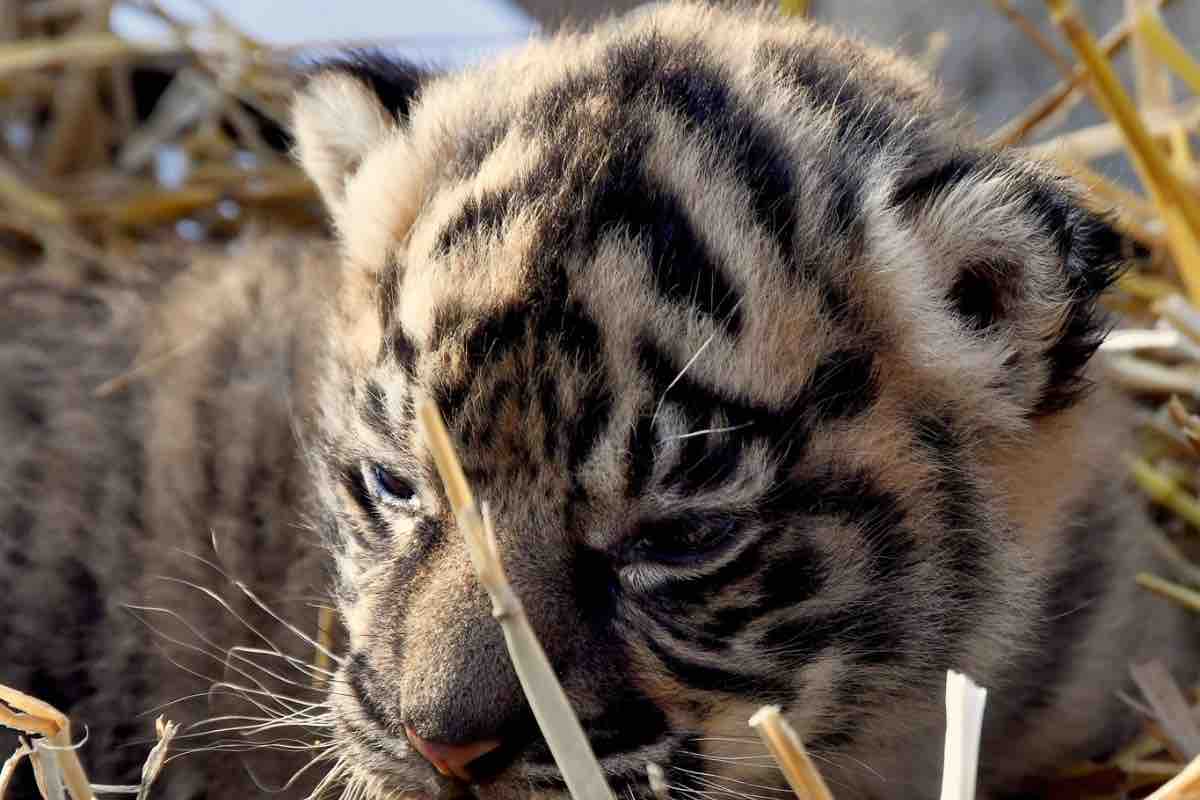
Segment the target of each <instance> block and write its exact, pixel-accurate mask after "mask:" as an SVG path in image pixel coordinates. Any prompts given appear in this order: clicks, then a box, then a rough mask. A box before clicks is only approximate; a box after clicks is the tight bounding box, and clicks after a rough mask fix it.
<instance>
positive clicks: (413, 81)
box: [306, 50, 429, 122]
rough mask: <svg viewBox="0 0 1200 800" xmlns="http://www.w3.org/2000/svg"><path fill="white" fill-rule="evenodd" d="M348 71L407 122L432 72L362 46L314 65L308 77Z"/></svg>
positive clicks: (393, 112) (394, 115)
mask: <svg viewBox="0 0 1200 800" xmlns="http://www.w3.org/2000/svg"><path fill="white" fill-rule="evenodd" d="M326 74H345V75H349V76H351V77H353V78H354V79H355V80H357V81H358V82H359V83H361V84H362V85H363V86H365V87H366V88H368V89H369V90H370V91H371V92H372V93H373V94H374V95H375V97H376V98H378V100H379V102H380V104H381V105H382V106H383V107H384V108H385V109H387V111H388V112H389V113H390V114H391V115H392V118H393V119H395V120H396V121H398V122H403V121H404V120H405V119H406V118H407V117H408V112H409V107H410V106H411V105H412V103H413V101H414V100H415V99H416V96H417V94H418V92H420V90H421V85H422V84H423V83H424V82H425V81H426V80H427V79H428V77H429V76H428V74H427V73H426V72H425V71H424V70H421V69H418V68H417V67H415V66H414V65H412V64H409V63H408V62H406V61H402V60H400V59H398V58H395V57H393V56H388V55H386V54H385V53H382V52H380V51H378V50H358V51H355V52H351V53H347V54H344V55H341V56H339V57H337V58H336V59H331V60H329V61H326V62H324V63H320V64H317V65H316V66H314V67H310V68H309V70H308V74H307V76H306V78H307V79H308V80H312V79H315V78H318V77H320V76H322V75H326Z"/></svg>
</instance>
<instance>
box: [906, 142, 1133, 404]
mask: <svg viewBox="0 0 1200 800" xmlns="http://www.w3.org/2000/svg"><path fill="white" fill-rule="evenodd" d="M1081 198H1082V195H1081V194H1080V192H1079V190H1078V189H1077V187H1076V186H1075V185H1074V184H1073V183H1072V182H1071V181H1069V180H1067V179H1065V178H1060V177H1056V176H1053V175H1051V174H1049V173H1048V172H1047V171H1046V168H1045V167H1044V166H1040V165H1033V164H1026V163H1023V162H1020V161H1018V160H1016V159H1012V158H1010V157H1008V156H1006V155H1004V154H997V153H992V152H988V151H983V150H964V151H961V152H959V153H956V154H955V155H954V156H953V157H952V158H949V159H945V160H944V161H943V162H942V163H940V164H937V165H935V166H934V167H932V168H928V167H925V168H922V169H919V170H918V169H914V170H913V172H912V173H911V174H910V175H909V176H908V177H907V178H906V179H903V180H901V181H900V182H899V183H898V184H897V185H896V186H895V187H894V190H893V194H892V204H893V207H895V208H896V209H897V210H898V211H899V212H900V213H901V215H902V217H903V218H904V219H905V220H906V221H907V224H909V225H911V226H912V227H913V228H914V229H915V232H916V234H917V236H918V238H919V239H921V240H922V241H923V243H924V244H925V245H926V248H927V249H928V251H929V252H930V253H932V254H935V255H934V256H933V257H934V258H938V259H944V263H940V264H939V265H938V272H939V273H940V274H939V283H940V286H941V289H942V291H943V292H944V294H945V301H946V302H945V307H946V308H947V309H948V310H949V311H950V312H951V313H952V314H954V315H955V316H956V317H957V318H958V321H959V323H960V326H961V329H963V330H965V331H969V332H970V334H969V335H971V336H975V337H979V338H981V339H985V340H990V341H996V340H1002V341H1004V342H1005V343H1006V344H1007V345H1008V350H1009V356H1008V360H1007V361H1006V362H1005V363H1006V367H1009V368H1010V374H1009V376H1008V380H1009V381H1011V386H1021V387H1024V388H1023V389H1022V390H1020V391H1017V395H1019V396H1021V398H1022V402H1023V404H1024V405H1025V408H1026V413H1027V414H1028V415H1029V416H1030V417H1040V416H1046V415H1049V414H1053V413H1055V412H1058V411H1063V410H1065V409H1067V408H1070V407H1071V406H1073V405H1075V404H1076V403H1077V402H1079V400H1080V399H1082V397H1083V396H1084V395H1085V394H1086V392H1087V390H1088V389H1089V388H1090V385H1091V384H1090V382H1089V380H1088V378H1087V374H1086V368H1087V365H1088V362H1089V361H1090V360H1091V358H1092V356H1093V355H1094V354H1095V352H1096V350H1097V348H1098V347H1099V346H1100V342H1101V341H1102V340H1103V338H1104V336H1105V334H1106V333H1107V330H1108V322H1107V320H1106V318H1105V316H1104V314H1103V313H1102V312H1101V310H1100V308H1099V305H1098V303H1099V299H1100V296H1101V295H1102V294H1103V293H1104V291H1105V290H1106V289H1107V288H1108V287H1109V286H1110V285H1111V284H1112V283H1113V282H1114V281H1115V280H1116V278H1117V277H1118V275H1119V274H1120V271H1121V268H1122V266H1123V264H1124V256H1123V253H1124V250H1125V247H1124V245H1125V241H1124V238H1123V237H1122V236H1121V235H1120V234H1119V233H1118V232H1117V231H1116V230H1114V228H1113V227H1112V225H1111V224H1110V223H1109V221H1108V220H1107V219H1105V218H1104V216H1103V215H1101V214H1098V213H1096V212H1095V211H1092V210H1090V209H1089V208H1087V207H1086V206H1085V204H1084V203H1083V201H1082V199H1081Z"/></svg>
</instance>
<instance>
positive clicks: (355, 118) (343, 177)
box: [292, 53, 428, 217]
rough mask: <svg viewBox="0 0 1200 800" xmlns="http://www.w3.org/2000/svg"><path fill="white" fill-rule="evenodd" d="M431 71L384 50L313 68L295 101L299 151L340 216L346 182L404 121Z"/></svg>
mask: <svg viewBox="0 0 1200 800" xmlns="http://www.w3.org/2000/svg"><path fill="white" fill-rule="evenodd" d="M427 77H428V76H427V74H426V73H425V72H423V71H422V70H419V69H418V68H416V67H414V66H413V65H411V64H409V63H407V62H404V61H400V60H397V59H392V58H390V57H387V56H384V55H382V54H379V53H355V54H352V55H349V56H343V57H340V58H337V59H335V60H332V61H328V62H324V63H322V64H319V65H317V66H316V67H314V68H312V69H311V70H309V72H308V75H307V77H306V80H305V82H304V85H303V86H302V87H301V88H300V90H299V91H298V92H297V93H296V96H295V98H294V99H293V101H292V130H293V132H294V133H295V137H296V153H297V158H298V160H299V162H300V165H301V166H302V167H303V168H304V171H305V172H307V173H308V176H309V177H310V178H312V180H313V181H314V182H315V183H316V184H317V188H318V189H319V190H320V192H321V198H322V199H323V200H324V201H325V204H326V206H328V207H329V209H330V211H331V212H333V214H334V216H335V217H336V216H337V215H338V211H339V210H340V207H341V204H342V201H343V199H344V196H345V192H346V182H347V181H348V180H349V179H350V178H351V177H353V176H354V173H355V171H356V170H357V169H358V167H359V165H360V164H361V163H362V161H363V159H364V158H365V157H366V155H367V153H368V152H370V151H371V150H372V149H373V148H375V147H376V146H377V145H379V144H380V143H381V142H383V140H384V139H385V138H387V137H388V136H389V134H391V133H394V132H395V131H397V130H399V129H400V128H401V127H402V126H403V125H404V123H405V121H406V120H407V118H408V113H409V109H410V108H411V106H412V104H413V102H414V100H415V98H416V96H417V93H418V92H419V91H420V88H421V85H422V83H423V82H424V80H425V79H426V78H427Z"/></svg>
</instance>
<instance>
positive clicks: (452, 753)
mask: <svg viewBox="0 0 1200 800" xmlns="http://www.w3.org/2000/svg"><path fill="white" fill-rule="evenodd" d="M404 732H405V733H406V734H408V741H409V743H410V744H412V746H413V747H414V748H416V751H417V752H418V753H420V754H421V755H422V756H424V758H425V760H426V761H428V762H429V763H430V764H433V767H434V769H436V770H437V771H438V772H440V773H442V774H443V775H445V776H446V777H447V778H458V779H459V780H461V781H467V782H468V783H469V782H470V780H471V773H470V772H469V771H468V770H467V766H468V765H469V764H470V763H471V762H472V761H474V760H475V759H477V758H479V757H480V756H482V755H484V754H485V753H490V752H492V751H493V750H495V749H496V748H497V747H499V746H500V743H499V742H497V741H494V740H487V741H483V742H472V743H471V744H438V743H437V742H430V741H427V740H425V739H422V738H421V737H420V736H418V735H417V734H416V733H415V732H413V729H412V728H410V727H408V726H407V725H406V726H404Z"/></svg>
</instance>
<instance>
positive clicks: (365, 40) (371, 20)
mask: <svg viewBox="0 0 1200 800" xmlns="http://www.w3.org/2000/svg"><path fill="white" fill-rule="evenodd" d="M210 3H211V6H212V8H214V9H215V10H217V11H218V12H219V13H221V14H223V15H225V17H226V18H227V19H229V20H230V21H231V22H232V23H233V24H234V25H235V26H236V27H237V28H238V29H239V30H241V31H244V32H245V33H247V34H249V35H250V36H252V37H254V38H256V39H260V40H262V41H264V42H266V43H268V44H272V45H278V46H283V47H295V46H297V45H304V44H313V43H319V44H322V45H338V44H352V45H359V46H362V45H368V44H371V43H379V44H380V45H381V49H385V50H387V51H388V52H395V53H397V54H399V55H402V56H404V57H406V58H408V59H410V60H413V61H415V62H417V63H418V64H431V65H443V66H448V67H450V66H455V65H461V64H465V63H469V62H472V61H476V60H479V59H481V58H484V57H486V56H488V55H491V54H493V53H497V52H500V51H503V50H506V49H509V48H511V47H515V46H518V45H520V44H521V43H522V42H524V41H525V40H526V39H528V38H529V37H530V36H532V35H533V34H535V33H536V32H537V25H536V23H534V22H533V20H531V19H530V18H529V17H528V16H527V15H526V14H525V13H524V12H522V11H521V10H519V9H518V8H516V7H515V6H513V5H511V4H510V3H508V2H506V1H505V0H449V2H429V0H338V2H337V3H330V2H329V0H285V1H284V2H280V0H275V2H269V1H268V0H210ZM163 5H164V6H165V7H166V8H168V9H169V10H170V11H171V12H172V13H174V14H177V15H178V16H179V17H180V18H182V19H184V20H187V21H189V22H194V23H197V24H203V22H204V21H205V19H206V17H207V12H206V11H205V9H204V7H203V6H202V5H201V4H200V3H197V2H192V1H190V0H163ZM112 22H113V29H114V30H116V31H117V32H118V33H120V34H121V35H123V36H127V37H129V38H132V39H142V40H146V39H149V40H153V41H164V40H166V39H167V28H166V26H164V25H163V24H161V23H160V22H158V21H157V20H155V19H153V18H152V17H150V16H149V15H147V14H144V13H141V12H139V11H137V10H136V9H133V8H130V7H128V6H121V5H118V7H117V9H116V10H115V11H114V12H113V20H112Z"/></svg>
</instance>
